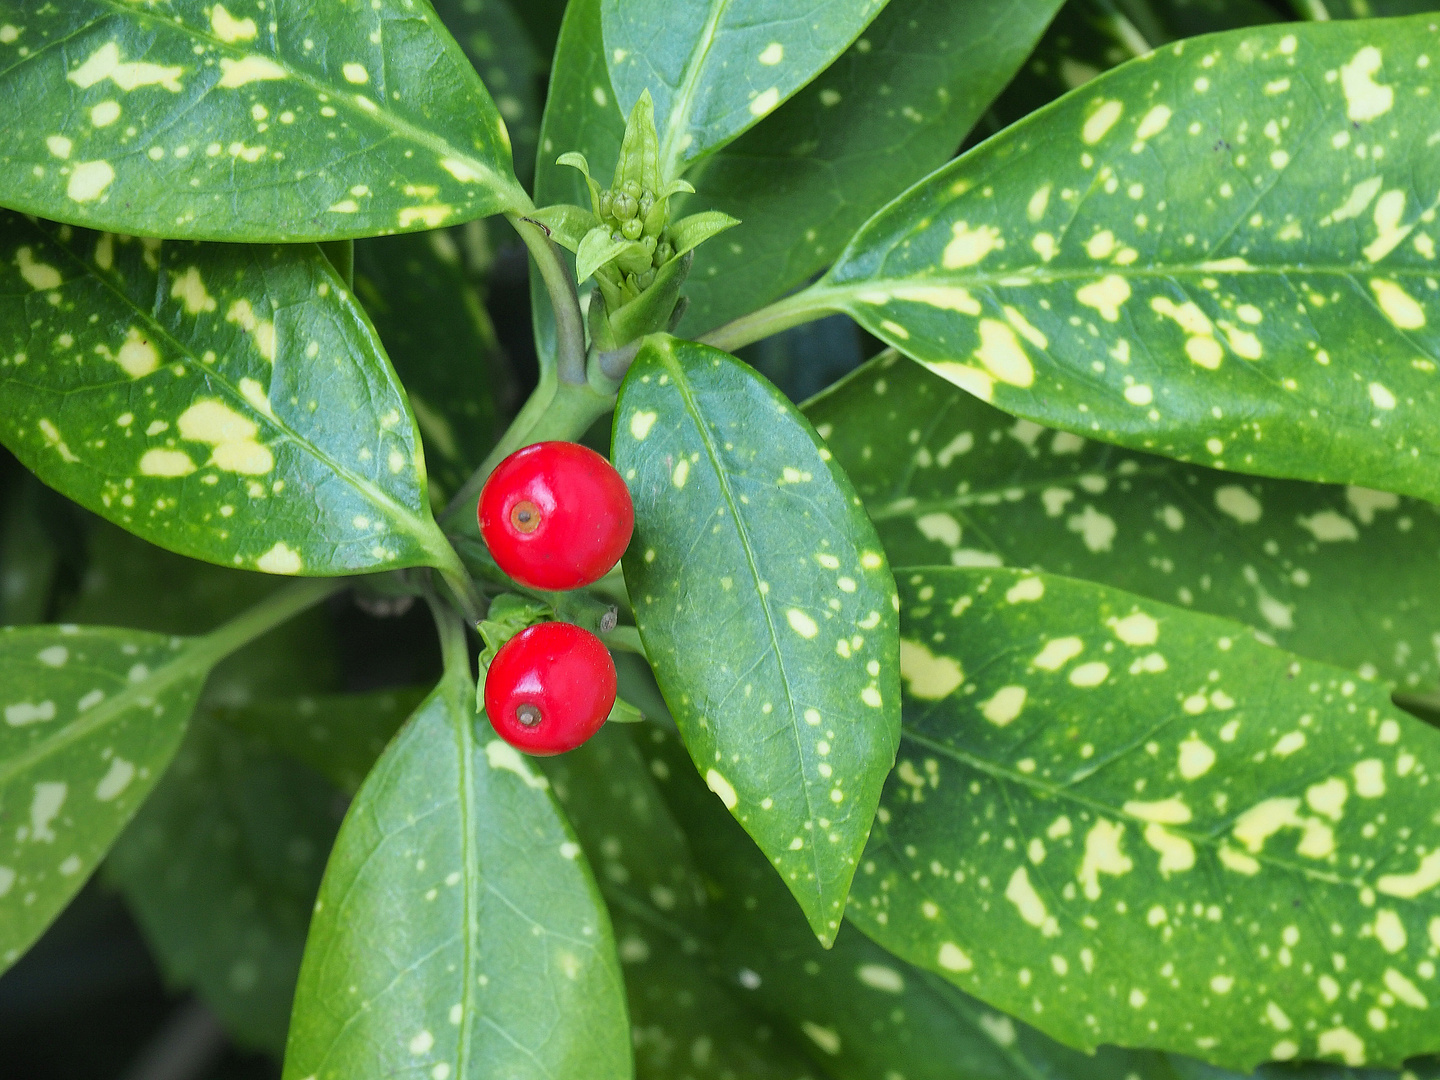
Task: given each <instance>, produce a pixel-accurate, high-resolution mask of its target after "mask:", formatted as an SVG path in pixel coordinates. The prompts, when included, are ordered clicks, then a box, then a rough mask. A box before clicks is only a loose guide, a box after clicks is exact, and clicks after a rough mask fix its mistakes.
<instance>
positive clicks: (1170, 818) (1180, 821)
mask: <svg viewBox="0 0 1440 1080" xmlns="http://www.w3.org/2000/svg"><path fill="white" fill-rule="evenodd" d="M1124 809H1125V813H1127V814H1129V815H1130V816H1131V817H1137V818H1139V819H1140V820H1141V821H1150V822H1154V823H1155V824H1157V825H1185V824H1188V823H1189V822H1190V819H1191V817H1192V815H1191V813H1190V807H1188V806H1186V805H1185V801H1184V800H1183V799H1180V798H1178V797H1175V796H1171V797H1170V798H1168V799H1160V800H1159V801H1157V802H1140V801H1139V800H1136V799H1131V800H1130V801H1129V802H1127V803H1126V804H1125V807H1124Z"/></svg>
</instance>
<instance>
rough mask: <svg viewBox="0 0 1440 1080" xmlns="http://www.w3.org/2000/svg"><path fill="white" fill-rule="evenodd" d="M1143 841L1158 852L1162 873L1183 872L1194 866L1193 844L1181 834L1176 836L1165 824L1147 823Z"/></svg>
mask: <svg viewBox="0 0 1440 1080" xmlns="http://www.w3.org/2000/svg"><path fill="white" fill-rule="evenodd" d="M1145 843H1147V844H1149V845H1150V846H1151V847H1152V848H1154V849H1155V850H1156V851H1157V852H1159V853H1160V872H1161V873H1162V874H1166V875H1169V874H1183V873H1184V872H1185V871H1186V870H1193V869H1194V868H1195V845H1194V844H1192V843H1191V842H1190V841H1189V840H1187V839H1185V837H1183V836H1176V835H1175V834H1174V833H1173V832H1171V831H1170V830H1169V829H1167V828H1165V826H1163V825H1154V824H1151V825H1147V826H1146V827H1145Z"/></svg>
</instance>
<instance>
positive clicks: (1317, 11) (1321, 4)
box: [1290, 0, 1330, 22]
mask: <svg viewBox="0 0 1440 1080" xmlns="http://www.w3.org/2000/svg"><path fill="white" fill-rule="evenodd" d="M1290 6H1291V7H1292V8H1294V9H1295V14H1296V15H1299V16H1300V17H1301V18H1302V19H1310V20H1312V21H1313V22H1329V21H1330V11H1329V9H1328V8H1326V6H1325V0H1290Z"/></svg>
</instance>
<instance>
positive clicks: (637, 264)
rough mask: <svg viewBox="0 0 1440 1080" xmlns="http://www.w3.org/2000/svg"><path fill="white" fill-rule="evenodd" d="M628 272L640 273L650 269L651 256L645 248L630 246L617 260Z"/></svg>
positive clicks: (622, 268)
mask: <svg viewBox="0 0 1440 1080" xmlns="http://www.w3.org/2000/svg"><path fill="white" fill-rule="evenodd" d="M615 261H616V262H617V263H618V264H619V265H620V269H621V270H623V271H624V272H625V273H626V274H639V273H643V272H644V271H646V270H648V269H650V256H649V255H647V254H646V253H645V249H644V248H640V249H638V250H637V249H636V248H633V247H632V248H628V249H626V250H625V251H623V252H621V254H620V257H619V258H618V259H616V260H615Z"/></svg>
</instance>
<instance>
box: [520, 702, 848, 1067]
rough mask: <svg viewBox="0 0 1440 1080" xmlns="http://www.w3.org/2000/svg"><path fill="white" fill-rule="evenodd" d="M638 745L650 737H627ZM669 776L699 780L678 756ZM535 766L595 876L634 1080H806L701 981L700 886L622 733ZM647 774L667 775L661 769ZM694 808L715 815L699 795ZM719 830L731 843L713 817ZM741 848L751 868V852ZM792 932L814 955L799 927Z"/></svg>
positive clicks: (762, 1021) (729, 825) (798, 1063)
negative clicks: (615, 962) (612, 947)
mask: <svg viewBox="0 0 1440 1080" xmlns="http://www.w3.org/2000/svg"><path fill="white" fill-rule="evenodd" d="M633 730H634V731H635V732H637V737H638V739H639V740H640V741H641V742H642V743H643V742H644V741H645V740H646V739H647V738H648V737H649V735H650V730H649V729H648V728H636V729H633ZM676 750H677V751H678V753H679V755H680V757H679V767H680V768H681V769H683V770H684V771H685V772H686V773H688V774H689V775H690V776H691V778H692V780H694V782H695V783H696V785H697V786H699V781H698V778H696V777H695V775H694V771H693V770H692V769H691V768H690V765H689V762H688V761H686V760H685V759H684V753H685V751H684V748H683V747H681V746H679V745H678V741H677V744H676ZM541 764H542V765H543V767H544V769H545V773H546V775H547V776H548V777H549V778H550V781H551V783H552V784H553V785H554V791H555V794H556V797H557V798H558V799H559V800H560V802H561V804H562V805H563V806H564V807H565V809H566V811H567V812H568V814H569V817H570V820H571V821H573V822H574V823H575V831H576V835H577V836H578V838H579V840H580V842H581V844H582V845H583V847H584V848H585V851H586V854H587V855H588V856H589V858H590V859H591V861H592V863H593V865H594V866H595V867H596V868H597V870H598V879H599V882H600V891H601V893H602V894H603V895H604V897H605V899H606V902H607V904H608V905H609V908H610V917H611V919H612V920H613V921H614V924H615V937H616V940H617V941H618V942H619V952H620V958H621V960H622V961H623V962H624V964H625V974H626V979H625V988H626V993H627V997H628V1000H629V1004H630V1024H631V1028H632V1030H633V1031H634V1042H635V1073H636V1076H637V1077H638V1078H639V1080H670V1078H672V1077H675V1076H677V1075H684V1076H688V1077H694V1078H696V1080H702V1078H703V1080H712V1078H713V1080H722V1078H726V1077H747V1078H752V1077H753V1078H755V1080H797V1078H808V1077H811V1076H814V1075H815V1072H814V1067H813V1066H811V1065H810V1064H809V1063H808V1062H806V1061H805V1059H804V1056H803V1054H801V1053H799V1052H798V1050H797V1048H796V1046H795V1045H794V1044H793V1043H792V1041H791V1040H789V1039H788V1038H786V1037H785V1036H784V1035H777V1033H776V1032H775V1031H774V1030H773V1027H772V1025H770V1024H769V1023H767V1020H766V1018H765V1017H764V1016H762V1015H761V1014H759V1013H757V1012H756V1011H754V1010H753V1009H751V1008H750V1006H749V1004H748V1003H747V1002H746V1001H744V1000H742V999H743V997H744V996H746V995H744V992H743V991H738V990H736V989H732V988H731V987H729V986H727V985H726V983H725V982H724V981H722V980H720V979H717V978H716V977H715V976H714V975H713V974H712V973H711V971H710V970H709V965H710V961H711V959H712V956H711V951H710V949H709V941H708V937H709V933H710V930H711V927H710V924H709V920H708V917H707V916H708V911H707V901H706V895H705V889H704V884H703V883H702V881H701V878H700V875H699V873H698V872H697V871H696V868H695V865H694V860H693V859H692V858H691V855H690V849H689V845H688V843H687V841H686V838H685V835H684V834H683V833H682V832H681V831H680V829H679V827H678V826H677V825H676V823H675V821H674V819H673V818H672V817H671V815H670V811H669V810H668V809H667V808H666V806H665V803H664V802H663V801H662V799H661V798H660V795H659V793H658V792H657V791H656V789H655V781H654V779H653V778H652V776H651V773H650V771H649V768H648V767H647V764H646V761H645V760H644V759H643V758H642V757H641V756H640V753H639V752H637V749H636V741H635V740H634V739H632V738H631V736H630V733H629V732H625V731H617V730H616V729H614V728H610V727H605V728H602V729H601V730H600V732H599V734H597V735H596V736H595V737H594V738H593V739H591V740H590V741H589V742H588V743H586V744H585V745H584V746H583V747H580V748H579V749H578V750H575V751H573V752H571V753H568V754H562V755H560V756H558V757H553V758H545V759H543V760H542V762H541ZM655 768H656V775H659V774H660V770H661V769H668V768H669V765H668V763H666V762H661V763H660V764H659V765H658V766H656V767H655ZM700 792H701V797H702V798H704V799H706V801H707V802H711V803H713V801H714V800H713V799H711V798H710V796H709V795H708V793H706V792H705V788H704V787H703V786H700ZM716 813H717V814H718V815H719V816H720V818H721V820H722V824H723V827H724V828H726V829H730V830H736V831H738V828H737V826H736V825H735V824H734V822H732V821H730V820H728V818H726V816H725V814H724V812H723V811H720V810H719V808H718V807H716ZM740 843H741V844H743V845H744V846H745V847H746V849H747V854H753V855H755V856H756V857H757V858H759V859H760V868H761V872H762V873H764V874H766V875H768V876H769V877H770V879H771V881H772V882H774V886H775V888H776V889H778V890H779V892H780V902H781V903H782V904H787V905H788V901H787V900H786V898H785V895H784V888H783V886H781V885H780V884H779V882H778V881H774V874H773V872H772V871H771V870H770V869H769V867H767V866H766V865H765V861H764V859H763V857H760V856H759V855H758V853H757V852H755V849H754V847H753V845H751V844H750V842H749V841H748V840H746V839H745V837H744V834H743V833H742V834H741V835H740ZM792 917H793V918H794V920H795V921H796V922H797V923H798V924H799V932H800V933H801V934H802V935H803V936H804V937H805V939H806V940H807V942H808V944H809V946H810V947H811V948H813V949H814V950H815V951H816V952H820V951H821V950H820V948H819V946H818V945H816V944H815V939H814V937H813V936H811V934H810V932H809V930H808V929H807V928H806V926H805V924H804V921H803V920H801V919H799V917H798V916H794V915H793V913H792Z"/></svg>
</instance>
